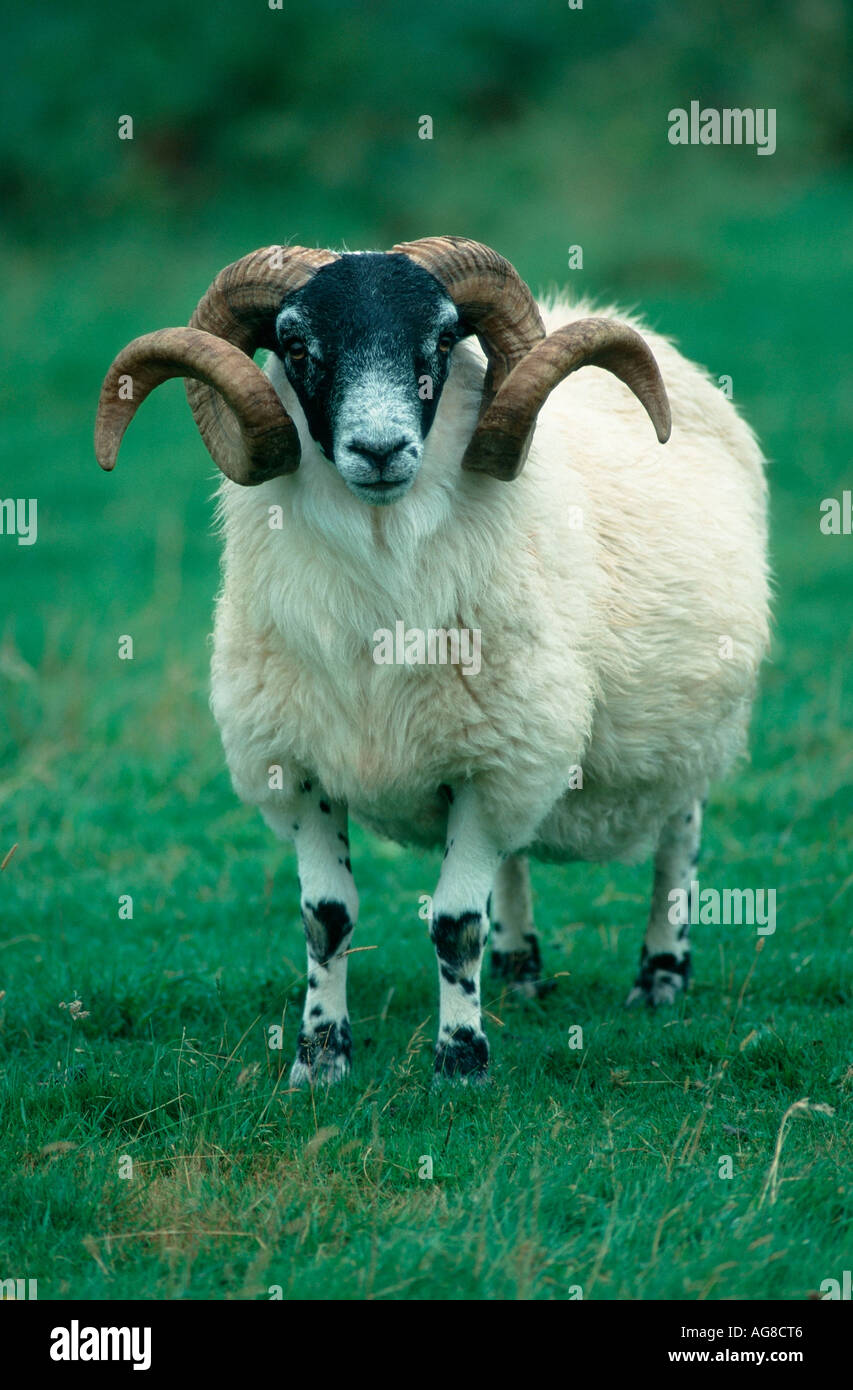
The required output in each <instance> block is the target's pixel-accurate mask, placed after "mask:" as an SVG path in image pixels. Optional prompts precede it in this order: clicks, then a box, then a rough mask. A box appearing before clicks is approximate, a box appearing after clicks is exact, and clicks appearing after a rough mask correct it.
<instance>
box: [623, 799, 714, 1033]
mask: <svg viewBox="0 0 853 1390" xmlns="http://www.w3.org/2000/svg"><path fill="white" fill-rule="evenodd" d="M701 839H702V802H701V801H693V802H691V803H689V804H688V805H687V806H686V807H685V808H684V810H682V811H678V812H677V813H676V814H675V815H674V816H670V818H669V820H668V821H667V822H666V823H665V825H664V827H663V830H662V831H661V837H660V842H659V844H658V848H657V853H656V855H655V878H654V888H653V889H652V906H651V912H650V913H649V924H648V926H647V927H646V936H645V940H644V942H643V949H642V952H641V954H640V970H639V974H638V975H637V978H636V980H635V981H634V987H633V989H632V990H631V993H630V994H629V995H628V998H627V1000H626V1001H625V1002H626V1003H627V1004H636V1003H646V1004H650V1005H651V1006H652V1007H653V1008H656V1007H657V1006H658V1005H659V1004H673V1003H674V1002H675V1000H676V998H677V996H678V995H679V994H681V993H682V992H683V991H684V990H685V989H686V988H687V982H688V979H689V977H690V944H689V941H688V932H689V930H690V884H691V881H692V880H693V878H695V875H696V864H697V861H698V859H699V846H700V843H701Z"/></svg>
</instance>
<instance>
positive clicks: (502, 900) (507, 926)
mask: <svg viewBox="0 0 853 1390" xmlns="http://www.w3.org/2000/svg"><path fill="white" fill-rule="evenodd" d="M491 919H492V957H491V973H492V975H493V977H495V978H496V979H498V980H501V981H503V982H505V983H506V984H507V985H509V986H510V987H511V988H512V989H514V990H516V991H517V992H518V993H519V994H521V995H523V996H524V997H525V998H526V999H533V998H534V997H535V996H536V995H537V994H541V993H543V992H544V990H545V989H546V988H547V987H548V986H547V985H546V984H545V983H544V982H543V980H542V956H541V953H540V950H539V937H538V936H537V935H536V929H535V927H534V925H533V897H532V894H531V891H530V864H529V863H528V860H527V856H526V855H524V854H511V855H510V856H509V858H508V859H505V860H504V861H503V863H502V864H501V866H500V868H499V869H498V871H497V873H496V874H495V886H494V888H493V890H492V899H491Z"/></svg>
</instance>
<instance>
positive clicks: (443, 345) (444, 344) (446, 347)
mask: <svg viewBox="0 0 853 1390" xmlns="http://www.w3.org/2000/svg"><path fill="white" fill-rule="evenodd" d="M455 342H456V338H455V336H454V334H453V333H442V335H441V337H440V338H439V340H438V350H439V352H449V351H450V349H451V348H452V347H453V344H454V343H455Z"/></svg>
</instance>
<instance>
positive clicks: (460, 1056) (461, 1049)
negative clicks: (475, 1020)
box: [435, 1028, 489, 1086]
mask: <svg viewBox="0 0 853 1390" xmlns="http://www.w3.org/2000/svg"><path fill="white" fill-rule="evenodd" d="M488 1078H489V1044H488V1040H487V1038H486V1035H485V1033H475V1031H474V1029H473V1028H457V1029H456V1031H455V1033H453V1035H452V1036H451V1037H450V1038H448V1040H447V1042H440V1043H439V1044H438V1045H437V1047H436V1049H435V1081H436V1082H442V1081H453V1082H457V1083H461V1084H462V1085H475V1086H477V1085H482V1084H483V1082H485V1081H487V1080H488Z"/></svg>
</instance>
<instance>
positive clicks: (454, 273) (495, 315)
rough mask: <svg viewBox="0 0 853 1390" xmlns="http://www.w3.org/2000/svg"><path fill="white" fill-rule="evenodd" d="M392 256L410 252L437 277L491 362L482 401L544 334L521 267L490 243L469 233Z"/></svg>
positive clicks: (409, 244)
mask: <svg viewBox="0 0 853 1390" xmlns="http://www.w3.org/2000/svg"><path fill="white" fill-rule="evenodd" d="M392 254H402V255H404V256H408V257H409V259H410V260H412V261H414V262H415V264H416V265H419V266H421V267H422V268H423V269H424V270H428V271H429V272H430V274H431V275H434V276H435V278H436V280H438V281H439V282H440V283H441V284H442V285H443V286H444V288H445V289H446V290H447V293H448V294H449V295H450V298H451V299H452V300H453V302H454V303H455V304H456V306H457V308H458V309H459V311H460V313H461V314H462V316H463V318H464V319H465V320H466V321H467V322H468V324H469V325H470V326H471V328H472V329H473V330H474V332H475V333H476V335H477V337H478V338H479V339H480V342H481V344H482V347H483V351H484V352H485V354H486V358H487V360H488V364H489V367H488V371H487V373H486V381H485V386H484V395H483V404H484V406H486V405H487V404H488V402H489V401H490V400H491V398H492V395H493V394H494V392H495V391H497V390H498V389H499V387H500V386H501V385H502V384H503V382H504V381H505V380H506V378H507V377H508V376H509V373H510V372H511V371H512V369H513V368H514V367H515V366H516V364H517V363H519V362H521V360H522V358H523V357H524V356H525V354H526V353H528V352H529V351H530V349H531V348H532V347H533V346H534V344H535V343H538V342H540V341H541V340H542V339H543V338H544V337H545V326H544V324H543V323H542V318H541V315H540V313H539V309H538V308H537V305H536V300H535V299H534V298H533V295H532V294H531V293H530V290H529V289H528V287H527V285H525V283H524V281H523V280H522V278H521V276H520V275H519V273H518V271H517V270H516V269H515V267H514V266H512V265H510V263H509V261H507V260H505V259H504V257H503V256H499V255H498V253H497V251H493V250H492V249H491V247H490V246H483V245H482V244H481V243H480V242H479V241H468V240H467V238H466V237H458V236H435V237H424V238H423V240H421V241H404V242H400V243H399V244H398V245H397V246H394V247H392Z"/></svg>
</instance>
